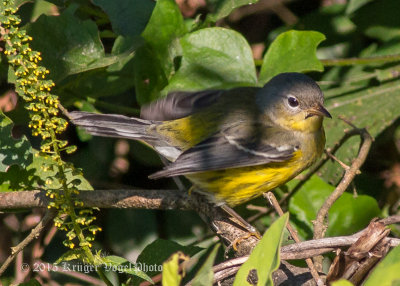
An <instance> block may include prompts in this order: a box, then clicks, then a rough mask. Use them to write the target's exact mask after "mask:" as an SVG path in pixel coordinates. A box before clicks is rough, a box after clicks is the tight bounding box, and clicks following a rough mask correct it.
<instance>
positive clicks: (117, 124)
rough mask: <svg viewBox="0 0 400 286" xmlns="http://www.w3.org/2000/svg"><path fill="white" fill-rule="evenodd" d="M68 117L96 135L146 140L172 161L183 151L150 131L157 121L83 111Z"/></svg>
mask: <svg viewBox="0 0 400 286" xmlns="http://www.w3.org/2000/svg"><path fill="white" fill-rule="evenodd" d="M68 117H69V119H70V120H71V121H72V123H74V124H75V125H77V126H79V127H82V128H83V129H85V130H86V131H87V132H88V133H90V134H92V135H95V136H103V137H104V136H105V137H113V138H125V139H133V140H141V141H144V142H146V143H147V144H149V145H151V146H152V147H153V148H154V149H156V150H157V151H158V153H160V154H161V155H163V156H164V157H166V158H167V159H169V160H171V161H174V160H175V159H176V158H177V157H178V156H179V154H180V153H181V150H180V149H179V148H177V147H175V146H171V145H170V144H169V143H168V142H166V141H165V140H164V139H163V138H161V137H160V136H158V135H157V134H156V133H153V134H152V132H149V129H150V126H152V125H154V124H157V121H150V120H145V119H139V118H134V117H127V116H123V115H118V114H97V113H90V112H81V111H74V112H70V113H68Z"/></svg>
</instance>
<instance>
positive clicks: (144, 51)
mask: <svg viewBox="0 0 400 286" xmlns="http://www.w3.org/2000/svg"><path fill="white" fill-rule="evenodd" d="M134 68H135V71H136V72H135V78H134V82H135V91H136V99H137V101H138V102H139V104H140V105H143V104H146V103H149V102H151V101H153V100H156V99H158V98H159V97H160V90H162V89H163V88H164V87H165V86H166V85H167V83H168V81H167V77H166V75H165V73H164V71H163V66H162V63H161V62H160V61H159V59H158V58H157V55H156V54H155V53H154V52H153V51H152V49H151V47H150V46H149V45H146V46H144V47H141V48H140V49H139V50H138V51H137V52H136V55H135V58H134ZM139 71H140V72H139Z"/></svg>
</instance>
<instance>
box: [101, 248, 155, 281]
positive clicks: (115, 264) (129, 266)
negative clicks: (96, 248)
mask: <svg viewBox="0 0 400 286" xmlns="http://www.w3.org/2000/svg"><path fill="white" fill-rule="evenodd" d="M102 263H103V265H104V267H105V268H106V269H109V270H114V269H115V271H117V272H119V273H121V272H123V273H127V274H131V275H134V276H137V277H140V278H142V279H144V280H146V281H148V282H150V283H151V284H154V282H153V280H151V278H150V277H149V276H148V275H147V274H146V273H145V272H144V271H142V269H140V268H141V266H140V265H138V264H136V263H132V262H130V261H128V260H126V259H125V258H123V257H120V256H115V255H110V256H106V257H102Z"/></svg>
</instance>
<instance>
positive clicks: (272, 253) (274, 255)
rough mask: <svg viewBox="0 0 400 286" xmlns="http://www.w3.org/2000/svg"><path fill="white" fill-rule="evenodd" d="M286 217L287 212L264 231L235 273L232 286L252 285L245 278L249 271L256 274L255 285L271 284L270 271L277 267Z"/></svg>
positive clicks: (287, 215) (287, 216)
mask: <svg viewBox="0 0 400 286" xmlns="http://www.w3.org/2000/svg"><path fill="white" fill-rule="evenodd" d="M288 219H289V214H285V215H283V216H282V217H280V218H279V219H278V220H277V221H275V222H274V223H273V224H272V225H271V227H270V228H269V229H268V230H267V231H266V232H265V233H264V235H263V238H262V239H261V240H260V242H259V243H258V244H257V246H256V247H255V248H254V249H253V251H252V253H251V254H250V257H249V259H248V260H247V261H246V262H245V263H244V264H243V265H242V266H241V267H240V269H239V271H238V273H237V274H236V278H235V282H234V283H233V285H234V286H238V285H253V284H250V283H249V280H248V279H247V277H248V275H249V273H250V271H251V272H252V275H256V276H257V278H258V279H257V280H258V282H257V285H271V286H272V285H273V282H272V272H274V271H275V270H276V269H278V267H279V263H280V258H279V251H280V246H281V243H282V237H283V233H284V230H285V227H286V224H287V222H288Z"/></svg>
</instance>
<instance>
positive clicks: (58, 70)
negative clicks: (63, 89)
mask: <svg viewBox="0 0 400 286" xmlns="http://www.w3.org/2000/svg"><path fill="white" fill-rule="evenodd" d="M74 10H75V7H74V5H71V6H70V7H69V8H68V9H67V10H66V11H64V12H63V13H62V14H61V15H60V16H46V15H42V16H40V17H39V19H38V20H37V21H36V22H34V23H32V24H30V25H29V26H28V34H29V35H31V36H32V37H33V39H34V40H33V41H32V48H33V49H34V50H37V51H40V52H41V53H42V54H43V56H42V58H43V64H44V65H45V66H46V67H47V68H48V69H49V70H50V71H51V73H50V75H49V76H50V77H51V79H53V80H54V81H56V82H58V81H60V80H61V79H63V78H65V77H66V76H67V75H71V74H76V73H80V72H83V71H87V70H92V69H96V68H99V67H105V66H109V65H110V64H113V63H115V62H117V61H118V60H119V59H118V57H105V54H104V48H103V45H102V43H101V41H100V38H99V33H98V30H97V26H96V24H95V23H94V22H93V21H90V20H86V21H81V20H79V18H77V17H75V16H74Z"/></svg>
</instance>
